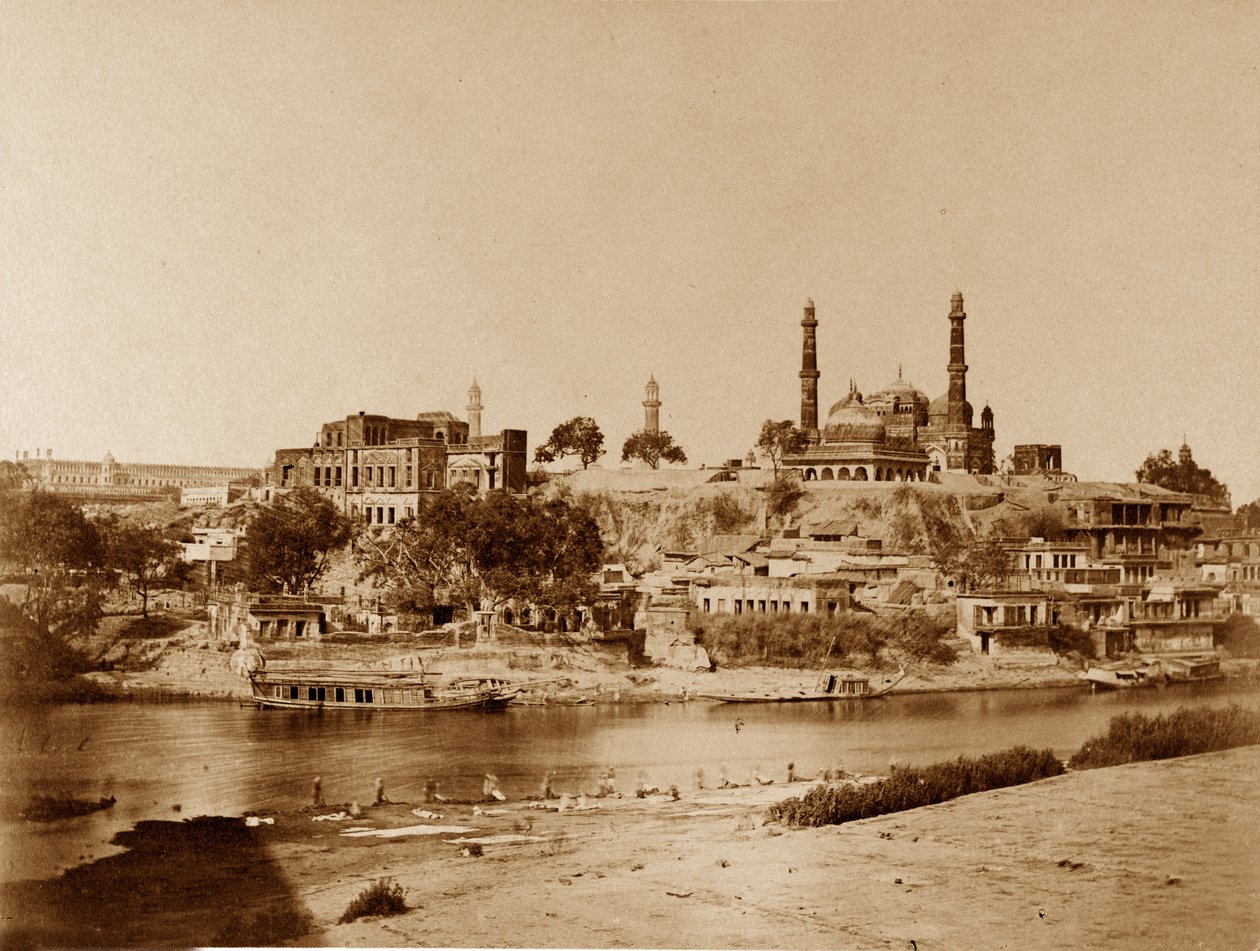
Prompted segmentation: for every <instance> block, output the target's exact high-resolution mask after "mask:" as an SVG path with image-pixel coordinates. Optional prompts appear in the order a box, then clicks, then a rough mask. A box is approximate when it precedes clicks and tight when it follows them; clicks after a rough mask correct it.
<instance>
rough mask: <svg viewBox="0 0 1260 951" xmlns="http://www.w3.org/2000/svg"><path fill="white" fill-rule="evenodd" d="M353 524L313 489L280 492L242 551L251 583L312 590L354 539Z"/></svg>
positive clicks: (263, 588)
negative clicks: (331, 560)
mask: <svg viewBox="0 0 1260 951" xmlns="http://www.w3.org/2000/svg"><path fill="white" fill-rule="evenodd" d="M353 525H354V523H353V522H352V521H351V519H350V518H348V517H347V516H345V515H343V514H342V513H341V512H340V511H338V509H337V506H336V505H334V504H333V503H332V501H330V500H329V499H327V498H325V497H324V496H323V495H321V494H320V493H318V492H316V491H315V490H314V489H310V488H307V487H305V486H302V487H299V488H296V489H293V490H292V491H291V492H289V493H287V494H285V495H281V496H277V497H276V498H275V499H274V500H273V501H272V502H271V503H270V504H268V505H264V506H262V507H261V508H260V509H259V510H258V513H257V514H256V515H255V516H254V519H253V521H251V522H250V524H249V528H248V529H247V531H246V535H245V539H244V543H243V544H242V546H241V555H240V557H241V560H242V565H243V568H244V577H245V580H246V583H247V584H248V585H249V586H250V587H251V588H253V589H254V590H257V591H282V590H287V591H289V592H290V593H293V594H297V593H299V592H302V591H305V590H307V589H308V588H309V587H310V586H311V585H312V584H314V583H315V582H316V581H317V580H319V578H320V576H321V575H323V573H324V572H325V571H326V570H327V568H328V558H329V556H330V555H331V554H332V553H333V552H335V551H338V550H340V549H341V548H344V547H345V545H346V544H347V543H348V542H349V541H350V539H351V537H352V534H353Z"/></svg>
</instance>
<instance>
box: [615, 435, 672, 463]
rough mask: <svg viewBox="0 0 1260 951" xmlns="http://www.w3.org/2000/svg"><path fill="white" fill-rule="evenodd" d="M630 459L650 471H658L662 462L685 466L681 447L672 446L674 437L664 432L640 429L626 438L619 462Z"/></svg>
mask: <svg viewBox="0 0 1260 951" xmlns="http://www.w3.org/2000/svg"><path fill="white" fill-rule="evenodd" d="M631 459H638V460H640V461H641V462H644V463H646V464H647V466H648V467H649V468H651V469H659V468H660V467H661V463H662V462H672V463H674V464H676V465H680V466H685V465H686V464H687V454H686V453H685V452H683V449H682V447H681V446H678V445H675V444H674V437H673V436H671V435H670V434H669V433H667V432H665V431H664V430H661V431H659V432H651V431H650V430H646V429H640V430H639V431H638V432H637V433H633V434H632V435H631V436H630V437H629V438H627V439H626V441H625V444H624V445H623V446H622V447H621V461H622V462H629V461H630V460H631Z"/></svg>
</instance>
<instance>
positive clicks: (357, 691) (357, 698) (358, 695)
mask: <svg viewBox="0 0 1260 951" xmlns="http://www.w3.org/2000/svg"><path fill="white" fill-rule="evenodd" d="M354 702H355V703H362V702H363V688H362V687H355V688H354Z"/></svg>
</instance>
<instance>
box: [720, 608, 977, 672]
mask: <svg viewBox="0 0 1260 951" xmlns="http://www.w3.org/2000/svg"><path fill="white" fill-rule="evenodd" d="M950 630H951V627H950V625H948V624H945V623H941V622H936V621H933V620H931V619H929V618H927V617H924V616H922V615H908V616H906V617H904V618H881V617H877V616H875V615H872V614H866V613H861V612H857V611H844V612H841V613H839V614H835V615H827V616H820V615H818V614H786V613H779V614H756V613H754V614H720V615H704V616H703V621H702V623H701V624H700V625H699V626H698V627H697V628H696V632H697V636H698V638H699V641H700V643H701V644H703V646H704V649H705V650H706V651H708V653H709V656H710V657H711V658H713V660H714V661H715V662H717V663H719V664H722V665H727V666H733V667H739V666H770V667H813V666H815V665H817V664H819V663H821V662H822V659H823V657H824V656H825V655H826V653H827V648H828V646H829V645H830V646H831V660H832V661H833V662H840V661H843V660H844V659H845V658H854V657H861V658H869V659H870V660H872V661H874V660H875V658H876V657H877V656H878V654H879V652H880V651H881V650H883V649H884V647H886V646H888V645H893V646H896V647H900V648H901V649H903V650H904V651H905V652H906V653H907V654H909V655H910V656H911V657H913V658H915V659H917V660H926V661H931V662H933V663H951V662H952V661H953V660H954V652H953V650H951V649H950V647H949V645H947V644H942V643H941V638H942V637H943V636H945V635H946V634H947V633H948V632H949V631H950ZM833 638H834V644H833Z"/></svg>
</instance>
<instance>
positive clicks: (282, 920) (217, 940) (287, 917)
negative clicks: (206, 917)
mask: <svg viewBox="0 0 1260 951" xmlns="http://www.w3.org/2000/svg"><path fill="white" fill-rule="evenodd" d="M310 930H311V916H310V915H309V914H308V913H307V912H305V911H303V910H302V909H300V908H279V909H276V910H271V909H268V910H264V911H260V912H258V913H257V914H255V915H253V916H252V917H250V918H245V917H244V916H235V917H233V918H230V919H229V920H228V923H227V924H226V925H224V926H223V927H222V928H221V929H220V930H219V933H218V934H216V935H215V936H214V939H213V940H212V941H211V942H210V943H211V945H213V946H214V947H219V948H267V947H275V946H276V945H277V944H279V943H280V942H281V941H288V940H291V939H293V938H300V937H301V936H302V935H304V934H306V933H307V932H308V931H310Z"/></svg>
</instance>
